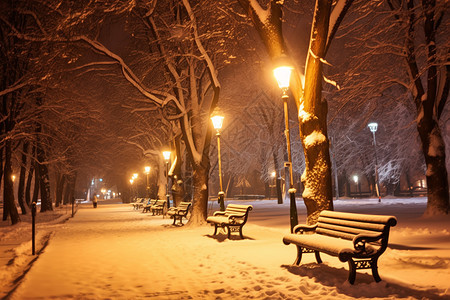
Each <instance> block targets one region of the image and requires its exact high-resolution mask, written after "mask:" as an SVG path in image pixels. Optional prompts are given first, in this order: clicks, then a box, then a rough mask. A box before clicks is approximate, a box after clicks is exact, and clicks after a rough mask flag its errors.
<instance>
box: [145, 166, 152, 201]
mask: <svg viewBox="0 0 450 300" xmlns="http://www.w3.org/2000/svg"><path fill="white" fill-rule="evenodd" d="M150 169H151V168H150V167H149V166H146V167H144V171H145V174H147V187H146V188H147V197H149V198H150V184H149V181H148V176H149V174H150Z"/></svg>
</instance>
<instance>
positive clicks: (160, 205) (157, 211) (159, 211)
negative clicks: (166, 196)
mask: <svg viewBox="0 0 450 300" xmlns="http://www.w3.org/2000/svg"><path fill="white" fill-rule="evenodd" d="M166 204H167V200H156V202H155V204H153V205H152V206H151V207H150V211H151V212H152V214H153V215H163V214H164V209H165V208H166Z"/></svg>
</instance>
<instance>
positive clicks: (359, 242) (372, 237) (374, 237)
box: [353, 233, 383, 251]
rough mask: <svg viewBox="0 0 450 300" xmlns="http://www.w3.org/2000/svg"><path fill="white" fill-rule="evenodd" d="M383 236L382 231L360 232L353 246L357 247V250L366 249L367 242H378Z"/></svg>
mask: <svg viewBox="0 0 450 300" xmlns="http://www.w3.org/2000/svg"><path fill="white" fill-rule="evenodd" d="M382 237H383V234H382V233H381V234H380V233H373V234H370V233H360V234H358V235H357V236H355V237H354V238H353V246H354V247H355V250H358V251H365V250H366V243H370V242H376V241H378V240H379V239H381V238H382Z"/></svg>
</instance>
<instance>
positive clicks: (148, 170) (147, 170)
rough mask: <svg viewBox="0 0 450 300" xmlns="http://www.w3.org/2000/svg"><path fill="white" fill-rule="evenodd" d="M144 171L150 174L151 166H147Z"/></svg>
mask: <svg viewBox="0 0 450 300" xmlns="http://www.w3.org/2000/svg"><path fill="white" fill-rule="evenodd" d="M144 170H145V173H147V174H148V173H150V167H149V166H146V167H144Z"/></svg>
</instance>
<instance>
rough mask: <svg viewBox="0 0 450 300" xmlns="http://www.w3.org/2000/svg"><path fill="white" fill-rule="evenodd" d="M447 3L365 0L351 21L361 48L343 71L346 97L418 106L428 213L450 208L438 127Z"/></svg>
mask: <svg viewBox="0 0 450 300" xmlns="http://www.w3.org/2000/svg"><path fill="white" fill-rule="evenodd" d="M448 8H449V7H448V3H447V2H446V1H413V0H408V1H371V2H370V3H368V2H361V3H360V6H359V9H358V12H360V14H359V15H358V16H357V17H355V19H354V21H353V22H351V23H350V25H349V26H348V32H350V33H351V36H354V35H358V36H359V37H358V38H353V42H352V43H349V44H348V46H349V48H351V49H355V48H357V49H358V51H359V54H358V56H357V58H358V59H354V61H352V62H350V63H349V64H348V66H349V69H348V71H347V72H346V73H345V74H342V75H343V76H344V77H343V81H345V82H344V83H343V84H342V85H343V86H346V88H347V89H348V90H347V91H346V92H345V93H343V94H342V96H343V97H345V102H347V103H363V102H364V103H366V105H371V107H372V108H373V107H375V104H376V103H379V102H380V100H379V99H380V98H383V97H387V98H390V99H393V100H394V99H395V100H396V101H402V102H403V103H404V106H405V107H407V108H408V109H410V110H411V111H415V112H414V115H415V119H416V123H417V130H418V134H419V137H420V141H421V148H422V153H423V156H424V159H425V164H426V172H425V175H426V178H427V186H428V206H427V210H426V213H425V214H426V215H434V214H448V207H449V189H448V173H447V169H446V164H445V142H444V140H443V136H442V133H441V132H442V131H441V128H440V126H439V120H440V119H441V117H442V116H443V112H444V111H445V107H446V104H447V101H448V93H449V85H450V80H449V76H450V75H449V74H450V69H449V66H448V61H449V59H450V55H449V51H448V48H449V43H450V41H449V35H448V33H447V32H448V29H449V21H448V20H449V19H448V16H447V15H448V13H447V12H448ZM369 12H370V13H369ZM381 70H382V72H380V71H381ZM342 99H344V98H342ZM368 100H370V101H369V102H367V101H368ZM358 101H359V102H358ZM358 105H361V104H358ZM390 107H391V109H392V107H393V106H392V104H391V105H390Z"/></svg>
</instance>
